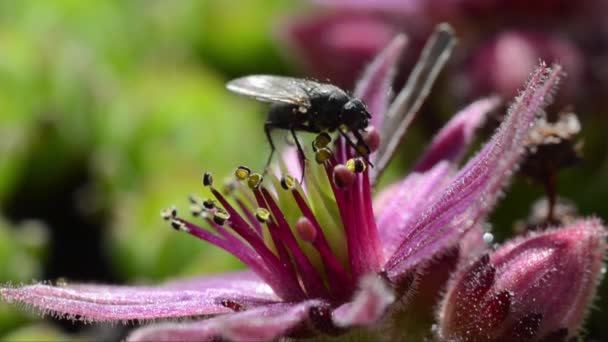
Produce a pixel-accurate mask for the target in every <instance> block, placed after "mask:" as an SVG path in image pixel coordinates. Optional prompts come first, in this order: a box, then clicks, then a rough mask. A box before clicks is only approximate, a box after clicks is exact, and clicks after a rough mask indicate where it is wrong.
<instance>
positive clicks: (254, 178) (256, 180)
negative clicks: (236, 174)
mask: <svg viewBox="0 0 608 342" xmlns="http://www.w3.org/2000/svg"><path fill="white" fill-rule="evenodd" d="M263 180H264V177H263V176H262V175H261V174H259V173H252V174H251V175H250V176H249V178H248V179H247V185H248V186H249V188H251V189H252V190H255V189H257V188H258V187H259V186H260V184H262V181H263Z"/></svg>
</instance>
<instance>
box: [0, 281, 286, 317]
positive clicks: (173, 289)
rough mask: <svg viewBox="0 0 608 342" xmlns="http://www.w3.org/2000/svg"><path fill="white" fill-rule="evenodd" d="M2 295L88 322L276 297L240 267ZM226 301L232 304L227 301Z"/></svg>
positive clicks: (219, 308) (214, 310)
mask: <svg viewBox="0 0 608 342" xmlns="http://www.w3.org/2000/svg"><path fill="white" fill-rule="evenodd" d="M0 295H1V297H2V298H3V299H4V300H6V301H7V302H18V303H21V304H24V305H26V306H29V307H33V308H35V309H37V310H39V311H41V312H43V313H51V314H53V315H57V316H66V317H68V318H72V319H82V320H86V321H121V320H130V319H157V318H166V317H191V316H199V315H212V314H219V313H227V312H232V311H233V309H232V308H231V306H232V307H233V306H235V305H238V306H239V307H243V308H246V307H249V306H258V305H260V304H267V303H272V302H276V301H278V300H279V299H278V297H277V296H276V295H275V294H274V293H273V292H272V290H271V289H270V287H269V286H268V285H267V284H265V283H264V282H262V281H261V280H259V278H257V277H256V276H255V275H254V274H252V273H250V272H237V273H230V274H227V275H220V276H212V277H208V278H203V279H197V280H189V281H180V282H174V283H169V284H167V285H164V286H158V287H153V286H110V285H86V284H73V285H71V284H70V285H63V286H51V285H44V284H35V285H29V286H24V287H20V288H2V289H0ZM227 303H228V304H227Z"/></svg>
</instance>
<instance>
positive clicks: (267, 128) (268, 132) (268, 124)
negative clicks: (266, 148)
mask: <svg viewBox="0 0 608 342" xmlns="http://www.w3.org/2000/svg"><path fill="white" fill-rule="evenodd" d="M272 127H273V126H272V123H271V122H266V123H265V124H264V132H265V133H266V140H268V144H269V145H270V155H268V160H267V161H266V166H265V167H264V174H266V172H267V170H268V168H269V167H270V162H271V161H272V156H273V155H274V151H275V150H276V147H275V146H274V142H273V141H272V134H271V131H272Z"/></svg>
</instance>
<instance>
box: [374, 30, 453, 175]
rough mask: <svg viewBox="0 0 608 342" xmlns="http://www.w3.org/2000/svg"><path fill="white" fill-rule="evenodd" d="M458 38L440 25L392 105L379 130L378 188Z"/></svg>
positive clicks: (377, 156) (375, 169) (376, 168)
mask: <svg viewBox="0 0 608 342" xmlns="http://www.w3.org/2000/svg"><path fill="white" fill-rule="evenodd" d="M455 45H456V38H455V37H454V30H453V29H452V27H451V26H450V25H448V24H445V23H443V24H439V25H437V27H436V28H435V32H433V34H432V35H431V37H430V38H429V39H428V41H427V42H426V44H425V45H424V48H423V49H422V52H421V53H420V57H419V58H418V62H417V63H416V65H415V66H414V69H413V70H412V73H411V74H410V76H409V78H408V80H407V82H406V84H405V86H404V87H403V88H402V89H401V91H399V93H398V94H397V96H396V97H395V100H394V101H393V102H392V103H391V105H390V107H389V108H388V110H387V112H386V114H385V115H384V119H383V121H382V127H379V129H380V136H381V137H382V138H383V139H382V140H380V146H379V148H378V151H377V152H376V158H375V160H374V163H375V164H376V167H374V170H373V171H374V173H373V174H372V184H376V182H377V180H378V178H379V177H380V176H381V175H382V172H383V171H384V169H385V168H386V166H387V165H388V163H389V162H390V161H391V160H392V158H393V156H394V154H395V152H396V150H397V147H398V146H399V144H400V143H401V141H402V140H403V137H404V135H405V133H406V132H407V129H408V127H409V126H410V124H411V123H412V122H413V120H414V118H415V117H416V114H417V113H418V111H419V109H420V107H421V106H422V103H423V102H424V100H425V99H426V97H427V96H428V94H429V92H430V91H431V87H432V86H433V83H434V82H435V80H436V79H437V76H438V75H439V72H440V71H441V70H442V69H443V67H444V66H445V64H446V62H447V60H448V57H449V56H450V55H451V53H452V50H453V49H454V46H455Z"/></svg>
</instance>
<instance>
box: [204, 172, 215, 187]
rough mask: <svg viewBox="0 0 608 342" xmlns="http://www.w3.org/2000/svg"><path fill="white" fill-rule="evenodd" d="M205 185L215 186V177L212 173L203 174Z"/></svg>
mask: <svg viewBox="0 0 608 342" xmlns="http://www.w3.org/2000/svg"><path fill="white" fill-rule="evenodd" d="M203 185H204V186H212V185H213V176H212V175H211V172H205V173H204V174H203Z"/></svg>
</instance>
